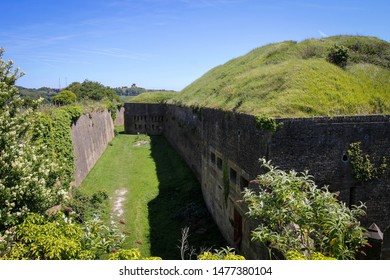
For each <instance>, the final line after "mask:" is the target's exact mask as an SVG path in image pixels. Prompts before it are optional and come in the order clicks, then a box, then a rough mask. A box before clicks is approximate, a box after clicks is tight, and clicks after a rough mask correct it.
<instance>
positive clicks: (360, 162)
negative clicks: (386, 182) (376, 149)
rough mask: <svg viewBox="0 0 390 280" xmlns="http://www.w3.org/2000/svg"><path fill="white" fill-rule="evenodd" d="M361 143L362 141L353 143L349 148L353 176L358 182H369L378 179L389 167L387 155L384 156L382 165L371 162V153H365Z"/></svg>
mask: <svg viewBox="0 0 390 280" xmlns="http://www.w3.org/2000/svg"><path fill="white" fill-rule="evenodd" d="M360 145H361V143H360V142H356V143H351V144H350V145H349V149H348V156H349V157H350V161H351V165H352V174H353V176H354V177H355V179H356V181H358V182H368V181H371V180H373V179H378V178H379V177H380V176H381V175H382V174H384V173H385V171H386V169H387V159H386V157H383V158H382V162H381V163H380V165H379V166H376V165H375V164H374V163H372V162H371V159H370V156H369V155H367V154H366V155H363V151H362V149H361V147H360Z"/></svg>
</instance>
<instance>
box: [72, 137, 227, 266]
mask: <svg viewBox="0 0 390 280" xmlns="http://www.w3.org/2000/svg"><path fill="white" fill-rule="evenodd" d="M80 190H81V191H82V192H86V193H93V192H96V191H99V190H102V191H103V190H104V191H106V192H107V193H108V195H109V197H110V202H111V203H110V208H111V209H110V210H111V213H112V214H111V219H113V220H115V221H117V222H118V223H120V224H121V230H123V231H124V232H126V233H127V234H128V236H127V240H126V243H125V247H126V248H133V247H138V248H139V249H140V250H141V252H142V254H143V255H145V256H151V255H153V256H160V257H162V258H163V259H179V258H180V251H179V249H178V245H179V240H180V238H181V228H184V227H185V226H190V234H191V235H190V238H189V242H190V245H192V246H193V247H195V248H197V249H200V248H209V247H212V246H215V247H220V246H223V245H226V243H225V241H224V240H223V238H222V236H221V235H220V233H219V231H218V229H217V227H216V226H215V224H214V223H213V222H212V219H211V217H210V216H209V215H208V212H207V210H206V208H205V205H204V202H203V200H202V193H201V189H200V186H199V183H198V182H197V180H196V179H195V177H194V175H193V174H192V172H191V170H190V169H189V168H188V167H187V165H186V164H185V162H184V161H183V160H182V159H181V158H180V157H179V156H178V154H177V153H176V152H175V151H174V150H173V148H172V147H171V146H170V145H169V143H168V142H167V141H166V140H165V138H164V137H162V136H153V137H151V138H150V137H148V136H145V135H140V136H138V135H125V134H122V133H121V134H119V135H118V136H117V137H115V139H114V140H113V141H112V143H111V145H110V146H108V148H107V149H106V151H105V152H104V154H103V155H102V157H101V158H100V159H99V161H98V162H97V163H96V165H95V166H94V168H93V169H92V170H91V172H90V173H89V174H88V176H87V177H86V179H85V180H84V181H83V183H82V185H81V187H80ZM124 190H126V191H127V192H126V193H125V194H123V195H122V197H123V199H125V201H124V202H123V203H122V210H123V214H122V215H120V216H117V214H119V212H118V211H117V212H114V211H113V208H115V203H116V202H118V196H120V195H118V193H119V192H120V191H122V193H124ZM106 218H107V219H110V217H106Z"/></svg>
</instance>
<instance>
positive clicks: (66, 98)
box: [52, 90, 77, 105]
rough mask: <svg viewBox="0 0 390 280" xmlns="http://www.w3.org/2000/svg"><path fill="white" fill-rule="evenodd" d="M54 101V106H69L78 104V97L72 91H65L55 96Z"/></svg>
mask: <svg viewBox="0 0 390 280" xmlns="http://www.w3.org/2000/svg"><path fill="white" fill-rule="evenodd" d="M52 100H53V102H54V104H58V105H69V104H72V103H75V102H76V100H77V96H76V94H74V93H73V92H71V91H70V90H63V91H61V92H60V93H59V94H57V95H55V96H53V98H52Z"/></svg>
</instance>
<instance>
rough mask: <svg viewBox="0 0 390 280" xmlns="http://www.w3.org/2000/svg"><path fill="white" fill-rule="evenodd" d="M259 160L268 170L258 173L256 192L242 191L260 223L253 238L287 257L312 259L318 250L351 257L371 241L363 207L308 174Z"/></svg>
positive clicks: (342, 257)
mask: <svg viewBox="0 0 390 280" xmlns="http://www.w3.org/2000/svg"><path fill="white" fill-rule="evenodd" d="M261 162H262V167H264V168H266V169H267V170H268V172H266V173H265V174H262V175H259V176H258V177H257V179H256V181H255V182H256V183H257V184H258V188H257V189H256V191H254V190H250V189H246V190H245V192H244V199H245V201H246V202H247V203H248V207H249V212H248V215H249V216H250V217H251V218H254V219H256V220H257V221H258V222H259V226H258V227H257V228H256V229H255V230H253V232H252V239H253V240H255V241H258V242H261V243H263V244H265V245H266V246H267V247H268V248H269V249H270V252H271V251H272V250H275V249H276V250H278V251H280V252H281V253H282V254H283V255H284V256H285V257H287V253H288V252H289V251H297V252H299V253H300V254H304V255H305V256H307V257H308V258H311V256H312V255H313V253H315V252H318V253H321V254H323V255H325V256H329V257H333V258H337V259H353V258H354V257H355V254H356V253H357V252H358V250H359V249H360V248H361V247H362V246H363V245H365V244H366V242H367V241H366V237H365V234H364V229H363V228H362V227H361V226H360V223H359V221H358V217H359V216H361V215H364V214H365V212H364V210H363V208H364V205H360V206H353V207H352V209H349V208H347V207H346V206H345V205H344V204H342V203H340V202H339V201H338V200H337V198H336V196H337V194H334V193H330V192H329V191H328V190H327V188H322V189H319V188H317V186H316V185H315V183H314V181H313V180H312V177H311V176H310V175H309V174H308V173H307V172H304V173H301V174H297V173H296V172H295V171H290V172H288V173H287V172H285V171H283V170H280V169H278V168H276V167H274V166H272V165H271V164H270V162H266V161H265V160H264V159H261Z"/></svg>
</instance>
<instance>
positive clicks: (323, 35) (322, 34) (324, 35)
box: [318, 30, 329, 37]
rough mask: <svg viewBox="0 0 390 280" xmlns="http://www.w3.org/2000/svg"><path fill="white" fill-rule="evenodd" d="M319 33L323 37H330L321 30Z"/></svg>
mask: <svg viewBox="0 0 390 280" xmlns="http://www.w3.org/2000/svg"><path fill="white" fill-rule="evenodd" d="M318 33H320V35H321V36H322V37H329V35H328V34H326V33H324V32H322V31H321V30H318Z"/></svg>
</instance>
